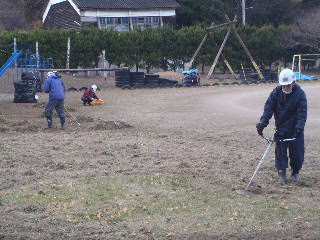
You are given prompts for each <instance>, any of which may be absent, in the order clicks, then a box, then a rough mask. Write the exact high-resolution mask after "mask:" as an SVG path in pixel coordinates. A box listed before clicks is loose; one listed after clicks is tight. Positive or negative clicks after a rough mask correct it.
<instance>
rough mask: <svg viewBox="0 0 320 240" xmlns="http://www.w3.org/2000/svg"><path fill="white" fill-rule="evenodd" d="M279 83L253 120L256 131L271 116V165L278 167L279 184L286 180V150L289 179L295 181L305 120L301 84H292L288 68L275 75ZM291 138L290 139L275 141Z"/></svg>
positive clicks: (300, 166) (304, 99)
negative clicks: (256, 118)
mask: <svg viewBox="0 0 320 240" xmlns="http://www.w3.org/2000/svg"><path fill="white" fill-rule="evenodd" d="M279 83H280V86H278V87H276V88H275V89H273V91H272V92H271V94H270V96H269V98H268V100H267V101H266V103H265V105H264V112H263V115H262V117H261V118H260V122H259V123H257V125H256V128H257V132H258V134H260V135H262V134H263V129H264V128H265V127H267V125H268V124H269V120H270V118H271V117H272V115H273V116H274V119H275V125H276V133H275V140H276V148H275V167H276V168H277V170H278V175H279V183H280V184H281V185H284V184H285V183H286V169H287V168H288V154H287V152H288V149H289V158H290V166H291V171H292V172H291V179H292V180H293V181H298V180H299V171H300V169H301V168H302V165H303V161H304V126H305V123H306V120H307V98H306V94H305V93H304V91H303V90H302V89H301V87H300V86H299V85H298V84H296V77H295V74H294V72H293V71H291V70H290V69H284V70H283V71H281V73H280V75H279ZM288 138H295V140H293V141H288V142H280V141H277V140H280V139H288Z"/></svg>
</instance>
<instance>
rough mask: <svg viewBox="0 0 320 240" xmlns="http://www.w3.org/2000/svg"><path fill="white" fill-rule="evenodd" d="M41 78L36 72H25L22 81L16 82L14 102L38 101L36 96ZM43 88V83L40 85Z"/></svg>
mask: <svg viewBox="0 0 320 240" xmlns="http://www.w3.org/2000/svg"><path fill="white" fill-rule="evenodd" d="M39 84H40V78H39V77H38V75H37V74H36V73H35V72H24V73H22V74H21V81H16V82H14V100H13V102H14V103H37V99H36V98H35V95H36V92H37V90H39ZM40 90H41V85H40Z"/></svg>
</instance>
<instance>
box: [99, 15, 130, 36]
mask: <svg viewBox="0 0 320 240" xmlns="http://www.w3.org/2000/svg"><path fill="white" fill-rule="evenodd" d="M99 23H100V28H111V29H115V30H117V31H120V32H122V31H128V30H129V18H121V17H115V18H114V17H101V18H99Z"/></svg>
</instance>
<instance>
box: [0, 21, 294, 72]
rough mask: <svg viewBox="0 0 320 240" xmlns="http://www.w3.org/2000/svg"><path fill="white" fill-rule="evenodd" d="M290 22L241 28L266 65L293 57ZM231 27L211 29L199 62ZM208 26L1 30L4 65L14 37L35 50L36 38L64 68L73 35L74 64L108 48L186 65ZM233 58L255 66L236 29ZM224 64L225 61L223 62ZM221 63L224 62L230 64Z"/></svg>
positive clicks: (114, 53)
mask: <svg viewBox="0 0 320 240" xmlns="http://www.w3.org/2000/svg"><path fill="white" fill-rule="evenodd" d="M286 29H287V28H286V27H285V26H280V27H278V28H275V27H272V26H263V27H260V28H258V27H254V26H245V27H243V26H242V27H240V28H239V29H238V30H239V33H240V35H241V37H242V38H243V40H244V42H245V43H246V44H247V46H248V48H249V49H250V51H251V53H252V55H253V57H254V58H255V60H256V61H257V63H258V64H260V65H266V66H270V65H271V64H272V63H273V62H275V61H277V60H279V59H283V58H285V59H287V60H290V58H291V57H292V54H291V53H290V52H289V53H288V51H287V50H285V49H283V48H282V47H281V44H279V42H280V41H281V37H282V35H283V33H284V32H285V31H286ZM226 32H227V29H226V28H225V29H216V30H214V31H211V32H210V33H209V37H208V40H207V41H206V43H205V44H204V46H203V48H202V49H201V51H200V54H199V55H198V57H197V58H196V62H195V64H202V65H209V64H211V63H212V62H213V60H214V57H215V55H216V54H217V52H218V47H216V45H215V44H214V42H213V41H216V42H217V43H218V45H219V46H220V44H221V43H222V41H223V39H224V37H225V34H226ZM205 33H206V32H205V30H204V29H203V28H201V27H199V26H193V27H186V28H181V29H179V30H173V29H170V28H160V29H147V30H143V31H142V30H134V31H130V32H122V33H119V32H116V31H114V30H99V29H95V28H87V29H83V30H82V31H81V32H76V31H74V30H62V29H54V30H35V31H31V32H1V33H0V49H1V50H2V51H1V52H0V64H1V65H2V64H3V63H4V62H5V61H6V60H7V58H8V57H9V56H8V54H5V52H9V53H11V52H12V49H13V38H14V37H16V38H17V42H18V48H19V49H23V50H26V49H30V50H31V51H33V52H35V42H36V41H38V42H39V51H40V55H41V56H42V57H45V58H49V57H50V58H53V60H54V66H55V68H64V67H65V65H66V64H65V63H66V52H67V38H68V37H70V38H71V58H70V67H72V68H76V67H77V66H82V67H95V66H97V62H98V57H99V55H100V54H101V52H102V50H106V58H107V60H108V62H109V63H110V64H116V65H120V64H126V65H127V66H130V67H133V66H136V67H144V68H146V69H150V68H151V67H160V68H162V69H163V70H168V69H173V70H175V69H176V68H177V67H178V66H182V65H183V63H185V62H187V61H189V60H190V58H191V57H192V55H193V53H194V52H195V50H196V49H197V47H198V45H199V43H200V42H201V40H202V38H203V36H204V35H205ZM223 53H224V55H225V56H226V58H227V59H228V61H229V62H230V63H231V64H232V66H234V68H235V69H239V68H240V65H241V63H242V64H244V65H245V66H246V65H249V64H250V62H249V59H248V57H247V56H246V54H245V52H244V51H243V49H242V48H241V45H240V44H239V43H238V41H237V39H236V38H235V37H234V35H233V34H232V35H231V36H230V38H229V40H228V42H227V44H226V47H225V49H224V51H223ZM220 62H221V63H222V61H220ZM221 63H220V66H221V67H224V66H223V65H222V64H221Z"/></svg>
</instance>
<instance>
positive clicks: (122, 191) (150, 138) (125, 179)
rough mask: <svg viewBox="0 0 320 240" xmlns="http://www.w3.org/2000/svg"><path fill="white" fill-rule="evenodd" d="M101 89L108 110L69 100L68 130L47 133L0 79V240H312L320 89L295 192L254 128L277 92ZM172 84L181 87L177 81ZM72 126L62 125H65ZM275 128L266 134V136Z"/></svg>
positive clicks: (30, 107) (317, 200)
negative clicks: (242, 192) (280, 177)
mask: <svg viewBox="0 0 320 240" xmlns="http://www.w3.org/2000/svg"><path fill="white" fill-rule="evenodd" d="M64 79H65V84H66V86H67V88H68V87H76V88H80V87H82V86H88V85H90V84H97V85H98V86H99V87H100V88H101V91H98V96H99V97H101V98H102V99H104V101H105V104H104V105H96V106H83V105H82V104H81V101H80V98H81V96H82V92H80V91H70V92H68V93H67V97H66V101H65V104H66V107H67V108H66V109H67V110H68V111H69V112H70V113H71V114H72V116H74V117H75V118H76V119H77V120H78V121H79V123H80V124H81V126H80V127H78V126H77V124H75V123H74V121H72V119H71V118H70V117H68V121H67V123H68V124H67V128H66V130H64V131H63V130H60V129H59V128H58V127H59V120H58V118H57V116H55V118H54V124H55V126H56V128H54V129H52V130H49V131H47V130H43V128H44V127H45V126H46V121H45V119H44V118H43V110H44V106H45V104H46V102H47V95H46V94H45V93H39V94H38V95H39V97H40V98H39V102H38V103H36V104H35V103H33V104H32V103H28V104H23V103H19V104H17V103H13V87H12V83H11V82H10V81H8V79H6V78H0V216H1V217H0V239H4V240H13V239H21V240H22V239H23V240H26V239H30V240H31V239H32V240H40V239H41V240H42V239H77V240H79V239H181V240H182V239H190V240H191V239H197V240H205V239H263V240H267V239H319V238H320V177H319V173H320V167H319V160H320V159H319V158H320V157H319V146H320V138H319V135H320V128H319V120H320V111H319V102H320V94H319V92H320V83H318V82H317V81H314V82H303V83H300V85H301V86H302V88H303V89H304V90H305V92H306V93H307V97H308V104H309V112H308V121H307V125H306V129H305V141H306V155H305V164H304V168H303V170H302V171H301V181H300V182H299V183H293V182H290V181H289V182H288V184H287V185H285V186H280V185H279V184H278V183H277V174H276V171H275V169H274V153H273V151H274V150H273V149H272V150H271V151H270V152H269V154H268V155H267V158H266V161H265V163H264V165H263V167H262V169H261V171H259V173H258V175H257V177H256V178H255V181H254V184H253V185H252V186H251V187H250V188H249V191H250V194H248V195H246V196H241V195H238V194H237V193H236V191H235V190H238V189H244V188H245V187H246V184H247V183H248V180H249V179H250V177H251V176H252V174H253V172H254V170H255V168H256V166H257V164H258V161H259V160H260V158H261V156H262V154H263V152H264V151H265V149H266V147H267V143H266V141H265V140H263V139H262V138H261V137H259V136H258V135H257V133H256V130H255V124H256V122H257V121H258V120H259V118H260V115H261V113H262V110H263V105H264V102H265V100H266V98H267V97H268V95H269V93H270V91H271V90H272V89H273V88H274V87H275V86H276V84H261V85H254V86H252V85H250V86H217V87H212V86H211V87H195V88H159V89H136V90H121V89H116V88H114V87H113V82H114V79H112V77H108V78H107V79H106V80H104V79H103V78H98V77H96V78H90V79H84V78H73V77H72V76H67V75H64ZM177 80H179V79H177ZM67 116H69V115H67ZM272 133H273V123H271V124H270V126H269V127H268V128H267V129H266V130H265V134H266V135H268V136H271V135H272Z"/></svg>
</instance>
